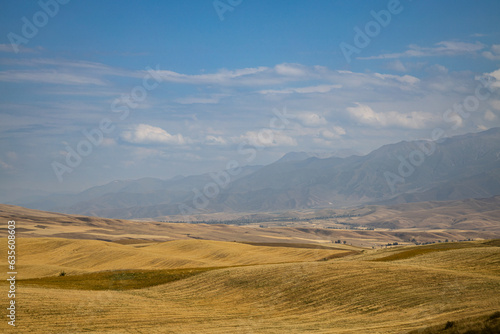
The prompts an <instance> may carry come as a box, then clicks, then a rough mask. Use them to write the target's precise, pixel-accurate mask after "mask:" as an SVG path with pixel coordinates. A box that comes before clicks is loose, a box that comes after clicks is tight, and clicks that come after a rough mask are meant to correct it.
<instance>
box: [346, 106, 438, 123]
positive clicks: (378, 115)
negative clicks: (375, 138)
mask: <svg viewBox="0 0 500 334" xmlns="http://www.w3.org/2000/svg"><path fill="white" fill-rule="evenodd" d="M356 105H357V106H356V107H348V108H347V109H346V110H347V111H348V112H349V114H350V115H351V116H352V117H353V118H355V119H356V120H357V121H358V122H360V123H363V124H367V125H372V126H380V127H389V126H396V127H402V128H408V129H422V128H425V127H427V126H428V123H429V122H431V121H433V120H434V116H433V115H432V114H430V113H425V112H416V111H413V112H410V113H406V114H403V113H399V112H397V111H387V112H375V111H374V110H373V109H372V108H370V107H369V106H367V105H364V104H361V103H356Z"/></svg>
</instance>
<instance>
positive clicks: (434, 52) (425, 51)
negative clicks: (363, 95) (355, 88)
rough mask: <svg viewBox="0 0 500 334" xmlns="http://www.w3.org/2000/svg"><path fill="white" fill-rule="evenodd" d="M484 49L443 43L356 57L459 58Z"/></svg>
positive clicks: (457, 43) (480, 46)
mask: <svg viewBox="0 0 500 334" xmlns="http://www.w3.org/2000/svg"><path fill="white" fill-rule="evenodd" d="M485 47H486V45H484V44H483V43H480V42H475V43H467V42H456V41H443V42H439V43H436V44H434V46H433V47H422V46H418V45H415V44H411V45H409V46H408V50H406V51H404V52H399V53H385V54H381V55H378V56H370V57H358V58H357V59H367V60H368V59H397V58H409V57H434V56H449V57H451V56H460V55H475V54H477V53H478V52H479V51H481V50H483V49H484V48H485Z"/></svg>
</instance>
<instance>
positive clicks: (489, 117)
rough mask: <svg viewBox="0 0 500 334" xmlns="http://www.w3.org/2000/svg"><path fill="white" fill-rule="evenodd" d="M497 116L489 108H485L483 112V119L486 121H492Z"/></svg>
mask: <svg viewBox="0 0 500 334" xmlns="http://www.w3.org/2000/svg"><path fill="white" fill-rule="evenodd" d="M496 118H497V115H495V114H494V113H493V112H492V111H491V110H489V109H488V110H486V112H485V113H484V119H485V120H487V121H494V120H495V119H496Z"/></svg>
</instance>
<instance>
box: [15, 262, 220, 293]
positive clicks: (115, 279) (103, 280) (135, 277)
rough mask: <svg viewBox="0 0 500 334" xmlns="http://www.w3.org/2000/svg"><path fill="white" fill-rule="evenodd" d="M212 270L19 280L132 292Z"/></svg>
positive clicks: (115, 272) (39, 284)
mask: <svg viewBox="0 0 500 334" xmlns="http://www.w3.org/2000/svg"><path fill="white" fill-rule="evenodd" d="M214 269H219V268H217V267H211V268H194V269H165V270H113V271H101V272H95V273H88V274H80V275H65V276H50V277H42V278H30V279H23V280H19V283H20V284H21V285H23V286H37V287H43V288H53V289H72V290H132V289H142V288H147V287H152V286H157V285H160V284H165V283H170V282H174V281H178V280H182V279H185V278H188V277H192V276H195V275H198V274H201V273H204V272H207V271H210V270H214Z"/></svg>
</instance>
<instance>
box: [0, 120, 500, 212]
mask: <svg viewBox="0 0 500 334" xmlns="http://www.w3.org/2000/svg"><path fill="white" fill-rule="evenodd" d="M495 195H500V128H492V129H490V130H487V131H484V132H479V133H471V134H466V135H462V136H456V137H451V138H447V139H444V140H442V141H441V142H439V143H436V142H430V141H412V142H405V141H403V142H400V143H397V144H391V145H385V146H382V147H381V148H379V149H377V150H375V151H373V152H371V153H369V154H367V155H365V156H356V155H352V156H349V157H344V158H339V157H328V158H318V157H314V156H313V157H310V155H309V154H307V153H293V154H288V155H286V156H284V157H283V158H282V159H280V160H278V161H277V162H275V163H273V164H270V165H267V166H264V167H260V166H254V167H244V168H241V169H235V170H227V171H223V172H219V173H212V174H204V175H197V176H189V177H177V178H174V179H171V180H160V179H155V178H143V179H139V180H127V181H113V182H111V183H108V184H106V185H103V186H98V187H93V188H90V189H88V190H86V191H83V192H81V193H79V194H74V195H67V194H66V195H49V196H39V197H35V198H24V199H19V200H16V201H13V202H11V203H9V204H15V205H22V206H25V207H28V208H33V209H40V210H48V211H58V212H64V213H71V214H84V215H92V216H100V217H109V218H151V217H160V216H164V215H176V214H193V213H203V212H262V211H280V210H289V209H306V208H325V207H329V208H339V207H346V206H356V205H361V204H397V203H409V202H420V201H436V200H437V201H442V200H459V199H465V198H484V197H491V196H495Z"/></svg>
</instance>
